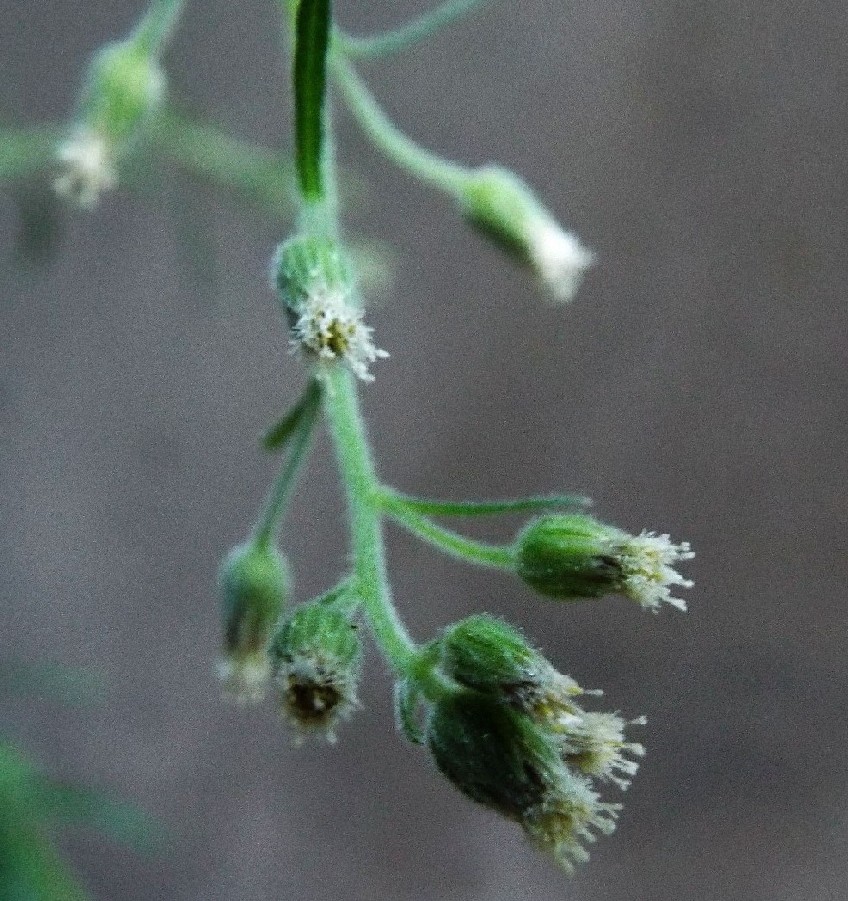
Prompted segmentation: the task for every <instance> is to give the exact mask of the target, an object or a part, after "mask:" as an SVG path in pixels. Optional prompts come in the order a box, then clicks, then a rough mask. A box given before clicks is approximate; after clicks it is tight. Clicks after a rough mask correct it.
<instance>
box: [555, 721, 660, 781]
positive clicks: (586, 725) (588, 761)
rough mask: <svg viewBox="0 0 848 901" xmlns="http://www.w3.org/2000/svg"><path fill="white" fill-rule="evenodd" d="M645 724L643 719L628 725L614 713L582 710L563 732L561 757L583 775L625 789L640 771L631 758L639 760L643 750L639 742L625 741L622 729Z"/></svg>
mask: <svg viewBox="0 0 848 901" xmlns="http://www.w3.org/2000/svg"><path fill="white" fill-rule="evenodd" d="M644 723H645V719H644V717H638V718H637V719H635V720H631V721H630V723H629V724H628V723H627V722H626V721H625V720H624V719H623V718H622V717H621V716H619V715H618V714H617V713H605V712H597V711H588V712H587V711H581V713H580V716H579V717H577V720H576V722H575V723H574V724H573V725H572V726H571V727H570V728H569V729H568V730H567V732H566V733H565V738H564V741H563V758H564V760H565V762H566V763H567V764H568V765H569V766H571V767H573V768H574V769H576V770H578V771H580V772H581V773H583V774H585V775H586V776H592V777H594V778H596V779H599V780H600V781H601V782H614V783H615V784H616V785H617V786H618V787H619V788H621V789H626V788H627V787H628V786H629V785H630V782H631V781H632V779H633V777H634V776H635V775H636V771H637V770H638V769H639V764H638V763H637V762H636V761H635V760H632V759H630V758H633V757H642V756H643V755H644V753H645V748H644V747H643V746H642V745H640V744H639V743H638V742H632V741H627V740H626V739H625V737H624V728H625V726H627V725H643V724H644Z"/></svg>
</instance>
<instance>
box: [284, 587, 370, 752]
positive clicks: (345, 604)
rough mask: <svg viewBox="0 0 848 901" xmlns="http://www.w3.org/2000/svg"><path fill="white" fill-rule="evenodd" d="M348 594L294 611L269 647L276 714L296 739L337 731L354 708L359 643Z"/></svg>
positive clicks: (319, 599) (329, 735)
mask: <svg viewBox="0 0 848 901" xmlns="http://www.w3.org/2000/svg"><path fill="white" fill-rule="evenodd" d="M351 607H352V604H351V598H350V596H349V595H346V594H344V595H341V596H340V595H339V594H337V593H333V594H331V595H328V596H326V597H323V598H318V599H317V600H314V601H309V602H308V603H306V604H303V605H302V606H300V607H298V608H297V609H296V610H295V611H294V613H292V615H291V616H290V617H289V618H288V619H287V620H286V621H285V622H284V623H283V624H282V626H281V627H280V629H279V630H278V631H277V633H276V635H275V636H274V640H273V642H272V645H271V659H272V666H273V670H274V681H275V682H276V685H277V691H278V697H279V703H280V709H281V712H282V713H283V715H284V716H285V717H286V719H287V720H288V721H289V723H291V725H292V726H294V727H295V728H296V729H297V730H298V733H299V735H302V734H303V733H306V732H315V731H320V732H323V733H324V734H325V735H326V736H327V739H328V740H329V741H331V742H332V741H335V727H336V725H337V724H338V723H339V721H341V720H343V719H346V718H347V717H349V716H350V714H351V713H352V711H353V709H354V708H355V707H356V706H358V703H359V702H358V699H357V695H356V692H357V686H358V684H359V674H360V669H361V665H362V641H361V639H360V638H359V633H358V630H357V625H356V624H355V623H354V622H353V621H352V609H351Z"/></svg>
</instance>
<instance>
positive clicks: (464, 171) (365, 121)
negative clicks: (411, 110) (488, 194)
mask: <svg viewBox="0 0 848 901" xmlns="http://www.w3.org/2000/svg"><path fill="white" fill-rule="evenodd" d="M332 67H333V75H334V76H335V79H336V84H337V85H338V87H339V90H340V91H341V94H342V96H343V97H344V99H345V103H347V105H348V108H349V109H350V111H351V112H352V113H353V115H354V117H355V118H356V120H357V121H358V122H359V124H360V126H361V127H362V129H363V131H365V133H366V134H367V135H368V137H369V138H370V139H371V141H372V142H373V143H374V144H375V145H376V146H377V147H378V148H379V149H380V150H381V151H382V152H383V153H384V154H385V155H386V156H387V157H388V158H389V159H390V160H392V161H393V162H394V163H396V164H397V165H398V166H400V167H401V168H402V169H406V171H407V172H410V173H412V175H414V176H415V177H416V178H419V179H421V181H424V182H426V183H428V184H430V185H433V186H434V187H436V188H439V189H440V190H442V191H445V192H447V193H449V194H452V195H456V194H458V193H459V192H460V191H461V190H462V189H463V187H464V185H465V183H466V182H467V180H468V178H469V176H470V174H471V170H469V169H468V168H467V167H465V166H461V165H459V164H458V163H453V162H450V161H449V160H446V159H443V158H442V157H440V156H438V155H436V154H435V153H431V152H430V151H429V150H426V149H425V148H424V147H421V146H420V145H419V144H416V143H415V141H413V140H412V139H411V138H409V137H407V136H406V135H405V134H404V133H403V132H402V131H401V130H400V129H399V128H398V127H397V126H396V125H395V124H394V123H393V122H392V121H391V120H390V119H389V117H388V116H387V115H386V114H385V113H384V112H383V110H382V108H381V107H380V105H379V104H378V103H377V101H376V100H375V99H374V96H373V94H371V92H370V91H369V90H368V88H367V87H366V86H365V83H364V82H363V81H362V79H361V78H360V77H359V76H358V75H357V74H356V71H355V70H354V68H353V67H352V66H351V65H349V64H348V63H347V62H345V60H344V59H343V58H342V57H341V56H339V55H334V56H333V57H332Z"/></svg>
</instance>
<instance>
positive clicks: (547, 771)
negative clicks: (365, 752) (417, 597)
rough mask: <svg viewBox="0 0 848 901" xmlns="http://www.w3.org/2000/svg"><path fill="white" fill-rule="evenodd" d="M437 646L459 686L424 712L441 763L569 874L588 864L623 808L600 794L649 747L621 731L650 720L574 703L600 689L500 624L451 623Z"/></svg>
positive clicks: (483, 619)
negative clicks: (560, 668)
mask: <svg viewBox="0 0 848 901" xmlns="http://www.w3.org/2000/svg"><path fill="white" fill-rule="evenodd" d="M438 648H439V653H440V666H441V671H442V673H443V674H444V675H445V676H446V677H447V678H448V679H449V680H451V681H452V682H453V683H455V685H456V688H455V689H454V690H446V691H445V694H444V696H443V697H441V698H437V699H436V700H435V702H434V703H433V704H432V706H431V707H430V709H429V710H428V713H427V726H426V738H427V743H428V745H429V747H430V750H431V752H432V754H433V757H434V760H435V762H436V765H437V766H438V767H439V769H440V770H441V772H442V773H443V774H444V775H445V776H447V777H448V778H449V779H450V780H451V781H452V782H453V783H454V784H455V785H456V786H457V787H458V788H459V789H460V790H461V791H462V792H463V793H465V794H466V795H468V796H469V797H471V798H472V799H474V800H475V801H478V802H480V803H482V804H485V805H486V806H488V807H491V808H493V809H494V810H496V811H498V812H499V813H501V814H502V815H504V816H506V817H508V818H509V819H511V820H515V821H516V822H518V823H519V824H520V825H521V826H522V828H523V829H524V831H525V833H526V834H527V836H528V837H529V839H530V840H531V842H532V843H533V844H535V845H536V846H538V847H539V848H541V849H543V850H545V851H547V852H549V853H551V854H552V855H553V856H554V858H555V859H556V860H557V862H558V863H560V865H561V866H563V867H564V868H566V869H571V867H572V866H573V864H574V863H575V862H577V861H580V860H585V859H586V857H587V856H588V855H587V852H586V850H585V847H584V845H585V844H586V843H587V842H591V841H594V838H595V835H596V834H597V833H601V834H607V833H610V832H612V831H613V829H614V828H615V820H616V817H617V815H618V811H619V808H620V805H619V804H617V803H615V802H609V801H605V800H603V799H602V796H601V793H600V790H601V789H602V788H603V786H604V785H605V784H608V783H613V784H615V785H617V786H618V787H619V788H621V789H626V788H627V786H628V785H629V784H630V780H631V779H632V777H633V775H634V774H635V773H636V770H637V769H638V763H637V759H638V758H639V757H641V756H642V755H643V754H644V748H643V747H642V745H641V744H638V743H637V742H633V741H629V740H628V739H627V738H626V737H625V735H624V732H625V728H626V726H627V725H637V724H639V725H641V724H642V723H644V719H642V718H639V719H636V720H630V721H629V723H628V721H625V720H624V719H623V718H622V717H621V716H619V715H618V714H617V713H602V712H592V711H586V710H584V709H583V707H582V706H581V705H580V704H579V703H578V701H577V699H578V698H579V697H581V696H582V695H588V694H599V692H587V691H584V690H583V689H582V688H580V686H579V685H578V684H577V683H576V682H575V681H574V680H573V679H571V678H570V677H568V676H565V675H563V674H562V673H559V672H557V671H556V669H555V668H554V667H553V666H552V665H551V663H550V662H549V661H548V660H547V659H546V658H545V657H544V656H543V655H542V654H541V653H540V652H539V651H537V650H535V649H534V648H532V647H531V646H530V645H529V644H528V643H527V642H526V641H525V639H524V638H523V636H522V635H521V634H520V633H519V632H518V631H517V630H516V629H514V628H512V627H511V626H509V625H508V624H506V623H504V622H502V621H500V620H498V619H495V618H494V617H491V616H488V615H478V616H472V617H470V618H468V619H466V620H463V621H461V622H459V623H456V624H454V625H453V626H450V627H449V628H448V629H446V630H445V633H444V635H443V637H442V638H441V639H440V640H439V642H438Z"/></svg>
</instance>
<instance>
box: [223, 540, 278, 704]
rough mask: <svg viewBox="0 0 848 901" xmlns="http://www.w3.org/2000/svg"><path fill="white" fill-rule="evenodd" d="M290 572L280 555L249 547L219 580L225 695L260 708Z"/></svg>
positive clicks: (233, 557) (229, 559)
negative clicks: (259, 704)
mask: <svg viewBox="0 0 848 901" xmlns="http://www.w3.org/2000/svg"><path fill="white" fill-rule="evenodd" d="M289 581H290V580H289V574H288V566H287V565H286V562H285V560H284V559H283V557H282V555H281V554H280V553H279V551H278V550H277V549H276V548H274V547H272V546H270V545H267V544H257V543H255V542H248V543H246V544H240V545H238V546H236V547H235V548H233V549H232V550H231V551H230V553H229V554H228V555H227V556H226V557H225V558H224V561H223V563H222V564H221V569H220V572H219V576H218V585H219V590H220V595H221V607H222V611H221V612H222V618H223V625H224V653H223V657H222V659H221V660H220V661H219V663H218V677H219V678H220V680H221V682H222V683H223V686H224V694H225V695H226V696H227V697H231V698H233V699H234V700H236V701H238V702H240V703H257V702H258V701H261V700H262V698H263V697H264V695H265V687H266V685H267V683H268V679H269V678H270V675H271V664H270V661H269V659H268V646H269V643H270V641H271V635H272V634H273V631H274V627H275V626H276V624H277V620H278V618H279V616H280V613H281V612H282V609H283V606H284V604H285V602H286V597H287V595H288V591H289Z"/></svg>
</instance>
